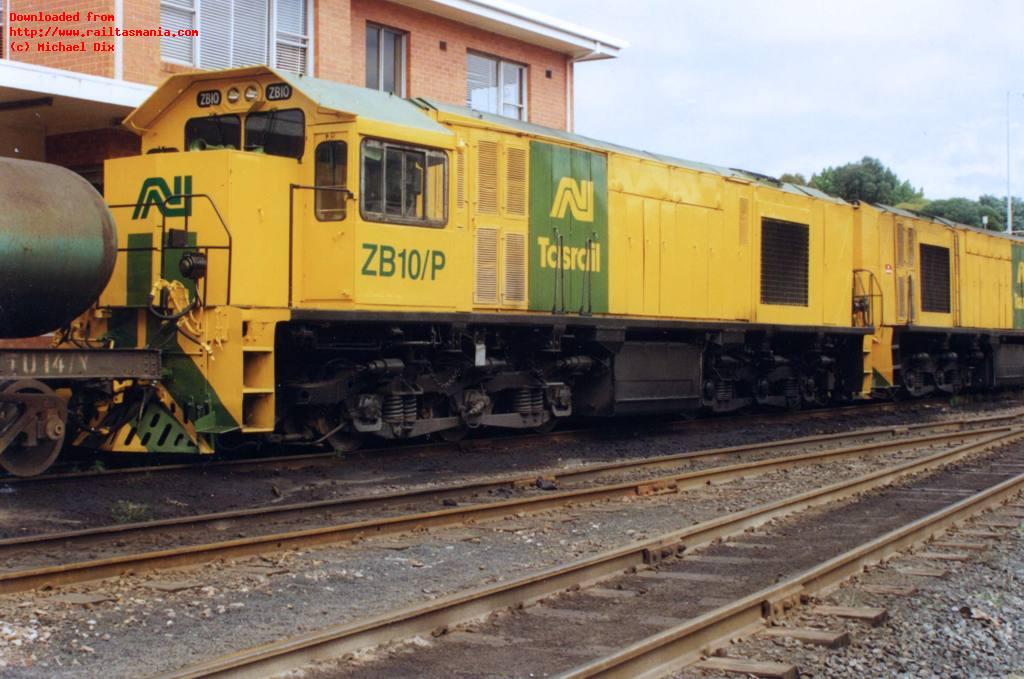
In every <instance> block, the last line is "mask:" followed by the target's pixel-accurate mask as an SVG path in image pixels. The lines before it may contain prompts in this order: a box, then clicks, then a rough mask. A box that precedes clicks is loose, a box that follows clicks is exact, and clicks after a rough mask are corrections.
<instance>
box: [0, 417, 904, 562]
mask: <svg viewBox="0 0 1024 679" xmlns="http://www.w3.org/2000/svg"><path fill="white" fill-rule="evenodd" d="M908 435H910V434H908ZM913 435H914V436H916V435H917V434H913ZM891 440H892V437H890V436H888V435H885V436H879V435H876V436H867V437H860V438H857V439H855V440H853V441H851V440H833V441H827V442H824V443H822V444H820V445H818V446H816V449H817V450H834V449H837V448H844V447H849V446H852V445H858V444H861V443H867V442H872V441H879V442H886V441H891ZM803 452H807V451H806V449H802V448H800V447H799V446H797V447H792V448H783V449H773V450H769V451H762V450H757V449H755V450H753V451H752V452H749V453H746V452H744V453H741V454H729V455H715V456H709V457H701V458H696V459H684V460H680V461H678V463H674V464H672V465H670V466H664V467H661V466H659V467H657V468H654V469H639V470H626V471H608V472H606V473H603V474H602V475H601V476H600V477H597V478H593V479H591V480H588V481H582V482H576V483H572V482H567V483H565V484H562V485H559V486H558V487H557V490H573V489H580V488H585V487H593V486H597V485H608V484H614V483H622V482H627V481H628V482H638V481H641V480H648V479H652V478H657V477H664V476H667V475H670V474H682V473H687V472H695V471H699V470H705V469H709V468H713V467H721V466H725V465H730V464H734V463H738V462H754V461H757V460H765V459H778V458H784V457H789V456H793V455H795V454H797V453H803ZM868 455H873V454H872V453H869V454H868ZM884 459H885V460H894V459H898V458H896V457H887V458H884ZM899 459H902V458H899ZM752 478H753V477H752ZM553 489H554V488H553ZM547 492H548V491H545V490H540V489H538V488H537V486H536V485H533V484H531V485H529V486H528V487H517V488H515V489H512V488H505V487H501V488H497V489H494V490H492V491H489V492H485V493H471V494H465V495H461V496H457V497H456V498H455V499H451V498H446V499H445V500H444V501H443V502H442V501H438V500H436V499H429V498H428V499H420V500H411V501H403V502H398V501H394V502H391V503H389V504H387V505H385V506H378V507H369V508H362V509H352V508H349V507H346V506H340V507H337V508H329V507H319V508H317V509H316V510H314V511H309V512H291V513H284V514H281V515H275V514H268V515H255V516H252V517H246V518H237V519H225V520H218V521H216V522H212V523H197V524H183V525H180V526H173V527H165V528H161V529H159V530H154V531H148V532H144V533H140V534H115V535H113V536H109V537H108V536H97V537H85V538H81V539H77V540H72V539H67V540H63V541H60V542H56V543H53V544H49V545H46V546H45V548H43V547H40V546H39V545H32V544H28V545H22V546H14V547H6V548H3V549H2V550H0V574H2V573H4V572H8V571H15V570H24V569H29V568H37V567H45V566H56V565H60V564H65V563H72V562H76V561H82V560H86V559H89V560H93V559H100V558H107V557H113V556H119V555H126V554H133V553H137V552H143V551H155V550H159V549H173V548H176V547H181V546H185V545H195V544H205V543H211V542H217V541H222V540H229V539H233V538H244V537H254V536H258V535H268V534H275V533H284V532H287V531H293V530H304V529H310V528H316V527H319V526H330V525H338V524H347V523H354V522H358V521H364V520H369V519H377V518H382V517H388V516H397V515H406V514H413V513H416V512H430V511H435V510H437V509H443V508H445V507H448V506H454V504H455V503H456V500H457V503H458V504H469V503H472V504H487V503H491V502H498V501H504V500H509V499H517V498H526V497H532V496H539V495H544V494H546V493H547Z"/></svg>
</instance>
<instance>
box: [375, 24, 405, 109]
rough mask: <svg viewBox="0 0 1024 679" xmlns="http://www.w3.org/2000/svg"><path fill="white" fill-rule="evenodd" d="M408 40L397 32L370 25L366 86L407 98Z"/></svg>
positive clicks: (401, 33)
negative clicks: (406, 66)
mask: <svg viewBox="0 0 1024 679" xmlns="http://www.w3.org/2000/svg"><path fill="white" fill-rule="evenodd" d="M405 51H406V36H405V33H403V32H402V31H396V30H395V29H393V28H387V27H385V26H378V25H377V24H367V25H366V86H367V87H369V88H370V89H371V90H380V91H382V92H389V93H390V94H397V95H398V96H400V97H404V96H405Z"/></svg>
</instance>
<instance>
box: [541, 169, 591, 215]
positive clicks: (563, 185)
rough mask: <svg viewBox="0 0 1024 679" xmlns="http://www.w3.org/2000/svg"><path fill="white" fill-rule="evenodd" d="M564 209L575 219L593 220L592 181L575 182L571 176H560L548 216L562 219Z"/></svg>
mask: <svg viewBox="0 0 1024 679" xmlns="http://www.w3.org/2000/svg"><path fill="white" fill-rule="evenodd" d="M566 210H568V211H569V212H571V213H572V216H573V218H575V219H576V220H577V221H580V222H592V221H594V182H592V181H582V182H577V181H576V180H575V179H573V178H572V177H562V179H561V181H559V182H558V189H557V190H556V191H555V203H554V205H552V206H551V213H550V216H551V217H554V218H555V219H564V218H565V212H566Z"/></svg>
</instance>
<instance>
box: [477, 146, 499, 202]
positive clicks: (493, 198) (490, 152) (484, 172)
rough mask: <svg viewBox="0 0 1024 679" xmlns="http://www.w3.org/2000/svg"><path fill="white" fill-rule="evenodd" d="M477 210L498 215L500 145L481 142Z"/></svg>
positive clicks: (478, 160)
mask: <svg viewBox="0 0 1024 679" xmlns="http://www.w3.org/2000/svg"><path fill="white" fill-rule="evenodd" d="M476 169H477V177H476V203H477V205H476V209H477V212H482V213H485V214H490V215H496V214H498V143H497V142H493V141H487V140H481V141H480V143H479V144H478V145H477V157H476Z"/></svg>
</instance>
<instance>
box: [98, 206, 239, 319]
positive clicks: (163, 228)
mask: <svg viewBox="0 0 1024 679" xmlns="http://www.w3.org/2000/svg"><path fill="white" fill-rule="evenodd" d="M194 198H204V199H206V200H207V201H208V202H209V203H210V207H211V208H213V212H214V214H215V215H216V216H217V220H218V221H219V222H220V225H221V228H222V229H223V230H224V233H225V234H226V235H227V239H228V244H227V245H198V244H197V245H195V246H188V245H186V247H185V248H181V249H190V250H198V251H201V252H204V253H206V254H209V251H210V250H227V251H228V271H227V286H226V287H227V290H226V295H225V297H226V299H225V302H224V303H225V304H226V305H230V304H231V278H232V277H231V272H232V266H233V263H234V236H233V235H232V233H231V229H230V228H228V225H227V222H225V221H224V216H223V215H222V214H221V211H220V209H219V208H218V207H217V203H216V202H215V201H214V200H213V197H212V196H210V195H209V194H206V193H176V194H173V195H170V196H167V197H165V198H163V199H161V200H147V201H146V202H145V203H138V202H136V203H117V204H112V205H108V206H107V207H108V208H109V209H111V210H117V209H126V208H133V209H134V208H138V207H139V206H141V205H156V206H157V208H158V209H159V210H160V217H161V220H160V247H159V248H155V247H148V248H129V247H125V248H118V249H117V251H118V252H142V251H149V252H162V251H163V249H164V248H166V247H167V212H166V210H165V209H164V208H165V207H167V204H168V203H171V202H178V201H180V200H188V201H191V200H192V199H194ZM184 219H185V233H186V234H187V233H189V215H187V214H186V215H185V217H184ZM175 249H177V248H175ZM166 264H167V262H166V261H165V260H164V258H163V257H161V258H160V277H161V278H166V273H167V272H166ZM206 292H207V285H206V284H205V283H204V284H203V305H204V306H205V305H206Z"/></svg>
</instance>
